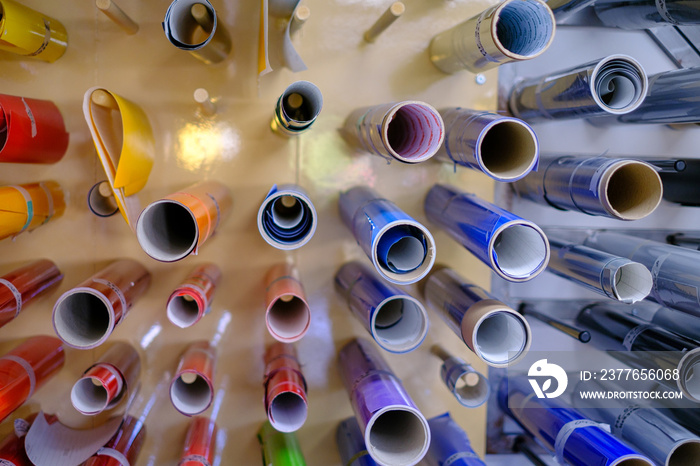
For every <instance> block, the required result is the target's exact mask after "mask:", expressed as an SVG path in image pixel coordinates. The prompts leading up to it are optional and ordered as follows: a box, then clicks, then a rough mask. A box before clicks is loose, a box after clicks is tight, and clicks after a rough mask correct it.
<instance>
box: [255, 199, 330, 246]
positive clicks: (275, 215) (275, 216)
mask: <svg viewBox="0 0 700 466" xmlns="http://www.w3.org/2000/svg"><path fill="white" fill-rule="evenodd" d="M317 223H318V219H317V217H316V209H315V208H314V206H313V204H312V203H311V200H310V199H309V198H308V197H306V196H304V195H302V194H300V193H299V194H295V193H294V191H291V190H288V189H282V190H281V191H278V192H277V193H275V194H273V195H271V196H269V197H267V198H266V199H265V201H263V203H262V205H261V206H260V209H259V210H258V230H259V231H260V235H261V236H262V237H263V239H264V240H265V242H266V243H268V244H270V245H272V246H274V247H276V248H278V249H296V248H298V247H301V246H303V245H304V244H306V243H307V242H308V241H309V240H311V237H312V236H313V235H314V233H315V232H316V225H317Z"/></svg>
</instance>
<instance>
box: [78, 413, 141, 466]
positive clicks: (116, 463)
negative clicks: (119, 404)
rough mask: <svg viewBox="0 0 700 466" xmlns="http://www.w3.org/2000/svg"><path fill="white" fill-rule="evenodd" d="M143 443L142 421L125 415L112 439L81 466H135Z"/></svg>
mask: <svg viewBox="0 0 700 466" xmlns="http://www.w3.org/2000/svg"><path fill="white" fill-rule="evenodd" d="M145 441H146V425H145V423H144V422H143V420H142V419H139V418H136V417H134V416H130V415H127V416H126V417H125V418H124V422H123V423H122V425H121V426H120V427H119V430H118V431H117V433H116V434H114V437H112V438H111V439H110V440H109V442H107V444H106V445H105V446H104V447H102V448H100V449H99V450H97V453H95V454H94V455H93V456H92V457H91V458H90V459H89V460H87V461H86V462H85V463H83V465H82V466H129V465H135V464H136V461H137V460H138V457H139V453H140V452H141V448H142V447H143V444H144V442H145Z"/></svg>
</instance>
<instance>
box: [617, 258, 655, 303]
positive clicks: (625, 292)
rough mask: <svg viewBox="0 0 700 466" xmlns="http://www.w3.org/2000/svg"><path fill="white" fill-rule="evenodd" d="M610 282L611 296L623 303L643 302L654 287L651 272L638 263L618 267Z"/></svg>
mask: <svg viewBox="0 0 700 466" xmlns="http://www.w3.org/2000/svg"><path fill="white" fill-rule="evenodd" d="M612 280H613V284H612V290H613V294H614V295H615V297H616V298H617V299H618V300H619V301H622V302H623V303H636V302H637V301H641V300H643V299H644V298H646V297H647V296H648V295H649V293H650V292H651V288H652V287H653V286H654V278H653V277H652V275H651V272H649V269H647V268H646V267H645V266H643V265H642V264H640V263H638V262H628V263H626V264H624V265H622V266H620V267H619V268H618V269H617V270H616V271H615V274H614V275H613V277H612Z"/></svg>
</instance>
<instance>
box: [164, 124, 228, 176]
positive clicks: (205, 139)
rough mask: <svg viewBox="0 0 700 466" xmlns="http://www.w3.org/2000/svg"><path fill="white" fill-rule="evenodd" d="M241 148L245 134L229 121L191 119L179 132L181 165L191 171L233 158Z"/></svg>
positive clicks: (177, 157)
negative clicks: (242, 135)
mask: <svg viewBox="0 0 700 466" xmlns="http://www.w3.org/2000/svg"><path fill="white" fill-rule="evenodd" d="M240 150H241V134H240V133H239V132H238V130H237V129H236V128H234V127H231V126H230V125H229V123H228V122H223V121H218V122H217V121H211V120H202V121H197V122H193V123H187V124H186V125H185V126H183V127H182V128H181V129H180V130H179V131H178V133H177V142H176V147H175V157H176V159H177V165H178V166H179V167H181V168H184V169H185V170H187V171H191V172H201V171H208V170H211V169H212V168H213V166H214V165H215V164H216V163H217V162H226V161H229V160H231V159H233V158H234V157H235V156H236V155H237V154H238V153H239V152H240Z"/></svg>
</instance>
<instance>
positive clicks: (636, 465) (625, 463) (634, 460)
mask: <svg viewBox="0 0 700 466" xmlns="http://www.w3.org/2000/svg"><path fill="white" fill-rule="evenodd" d="M653 464H654V463H652V462H651V461H649V460H648V459H646V458H644V457H643V456H639V455H626V456H623V457H622V458H618V459H616V460H615V461H613V462H612V463H610V466H653Z"/></svg>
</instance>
